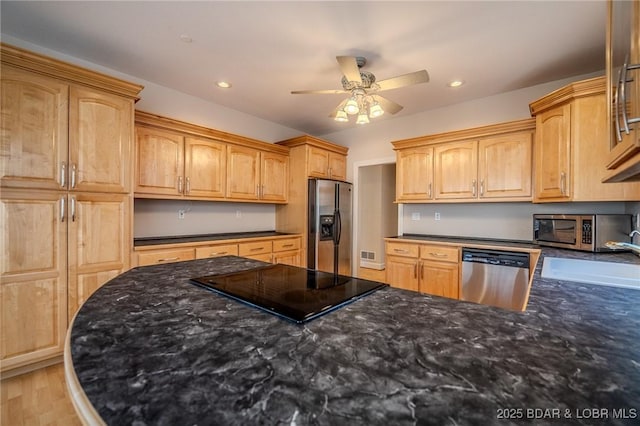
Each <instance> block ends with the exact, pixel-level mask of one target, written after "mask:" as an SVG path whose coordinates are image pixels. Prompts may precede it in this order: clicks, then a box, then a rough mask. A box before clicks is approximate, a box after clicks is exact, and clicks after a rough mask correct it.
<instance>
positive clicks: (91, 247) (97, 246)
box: [68, 193, 131, 318]
mask: <svg viewBox="0 0 640 426" xmlns="http://www.w3.org/2000/svg"><path fill="white" fill-rule="evenodd" d="M129 215H130V200H129V195H124V194H86V193H78V194H73V193H72V194H70V195H69V302H68V306H69V318H72V317H73V315H74V314H75V312H76V311H77V309H78V308H79V307H80V305H82V304H83V303H84V302H85V301H86V300H87V299H88V298H89V296H91V295H92V294H93V293H94V292H95V291H96V290H97V289H98V288H100V287H101V286H102V285H103V284H105V283H106V282H107V281H109V280H111V279H112V278H115V277H116V276H117V275H119V274H121V273H122V272H124V271H126V270H128V269H129V245H130V243H131V231H130V225H129V224H130V220H129V219H130V216H129Z"/></svg>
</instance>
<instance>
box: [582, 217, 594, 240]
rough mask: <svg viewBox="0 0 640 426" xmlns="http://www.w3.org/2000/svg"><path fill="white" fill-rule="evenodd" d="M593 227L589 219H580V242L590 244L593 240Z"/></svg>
mask: <svg viewBox="0 0 640 426" xmlns="http://www.w3.org/2000/svg"><path fill="white" fill-rule="evenodd" d="M592 230H593V227H592V224H591V220H589V219H584V220H583V221H582V244H591V242H592V241H593V231H592Z"/></svg>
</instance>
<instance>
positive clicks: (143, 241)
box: [133, 231, 295, 247]
mask: <svg viewBox="0 0 640 426" xmlns="http://www.w3.org/2000/svg"><path fill="white" fill-rule="evenodd" d="M287 235H295V234H288V233H285V232H276V231H255V232H229V233H224V234H199V235H179V236H169V237H141V238H134V239H133V246H134V247H143V246H157V245H161V244H180V243H199V242H203V241H222V240H237V239H243V238H259V237H281V236H287Z"/></svg>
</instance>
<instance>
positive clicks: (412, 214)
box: [401, 202, 640, 241]
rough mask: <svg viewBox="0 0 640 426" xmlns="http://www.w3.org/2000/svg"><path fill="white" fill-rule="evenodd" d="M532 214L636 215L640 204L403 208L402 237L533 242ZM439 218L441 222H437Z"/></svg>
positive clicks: (469, 205) (506, 204) (462, 205)
mask: <svg viewBox="0 0 640 426" xmlns="http://www.w3.org/2000/svg"><path fill="white" fill-rule="evenodd" d="M534 213H543V214H545V213H570V214H586V213H626V214H636V215H637V214H639V213H640V203H624V202H615V203H612V202H607V203H548V204H531V203H482V204H472V203H462V204H458V203H456V204H405V205H404V206H403V215H402V218H401V221H402V223H401V225H402V232H403V233H404V234H430V235H455V236H464V237H478V238H498V239H508V240H527V241H530V240H531V239H532V230H531V227H532V215H533V214H534ZM437 214H439V217H440V220H436V219H435V218H436V215H437Z"/></svg>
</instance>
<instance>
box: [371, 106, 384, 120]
mask: <svg viewBox="0 0 640 426" xmlns="http://www.w3.org/2000/svg"><path fill="white" fill-rule="evenodd" d="M382 114H384V110H383V109H382V107H381V106H380V104H379V103H377V102H374V103H373V104H372V105H370V106H369V117H371V118H376V117H380V116H381V115H382Z"/></svg>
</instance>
